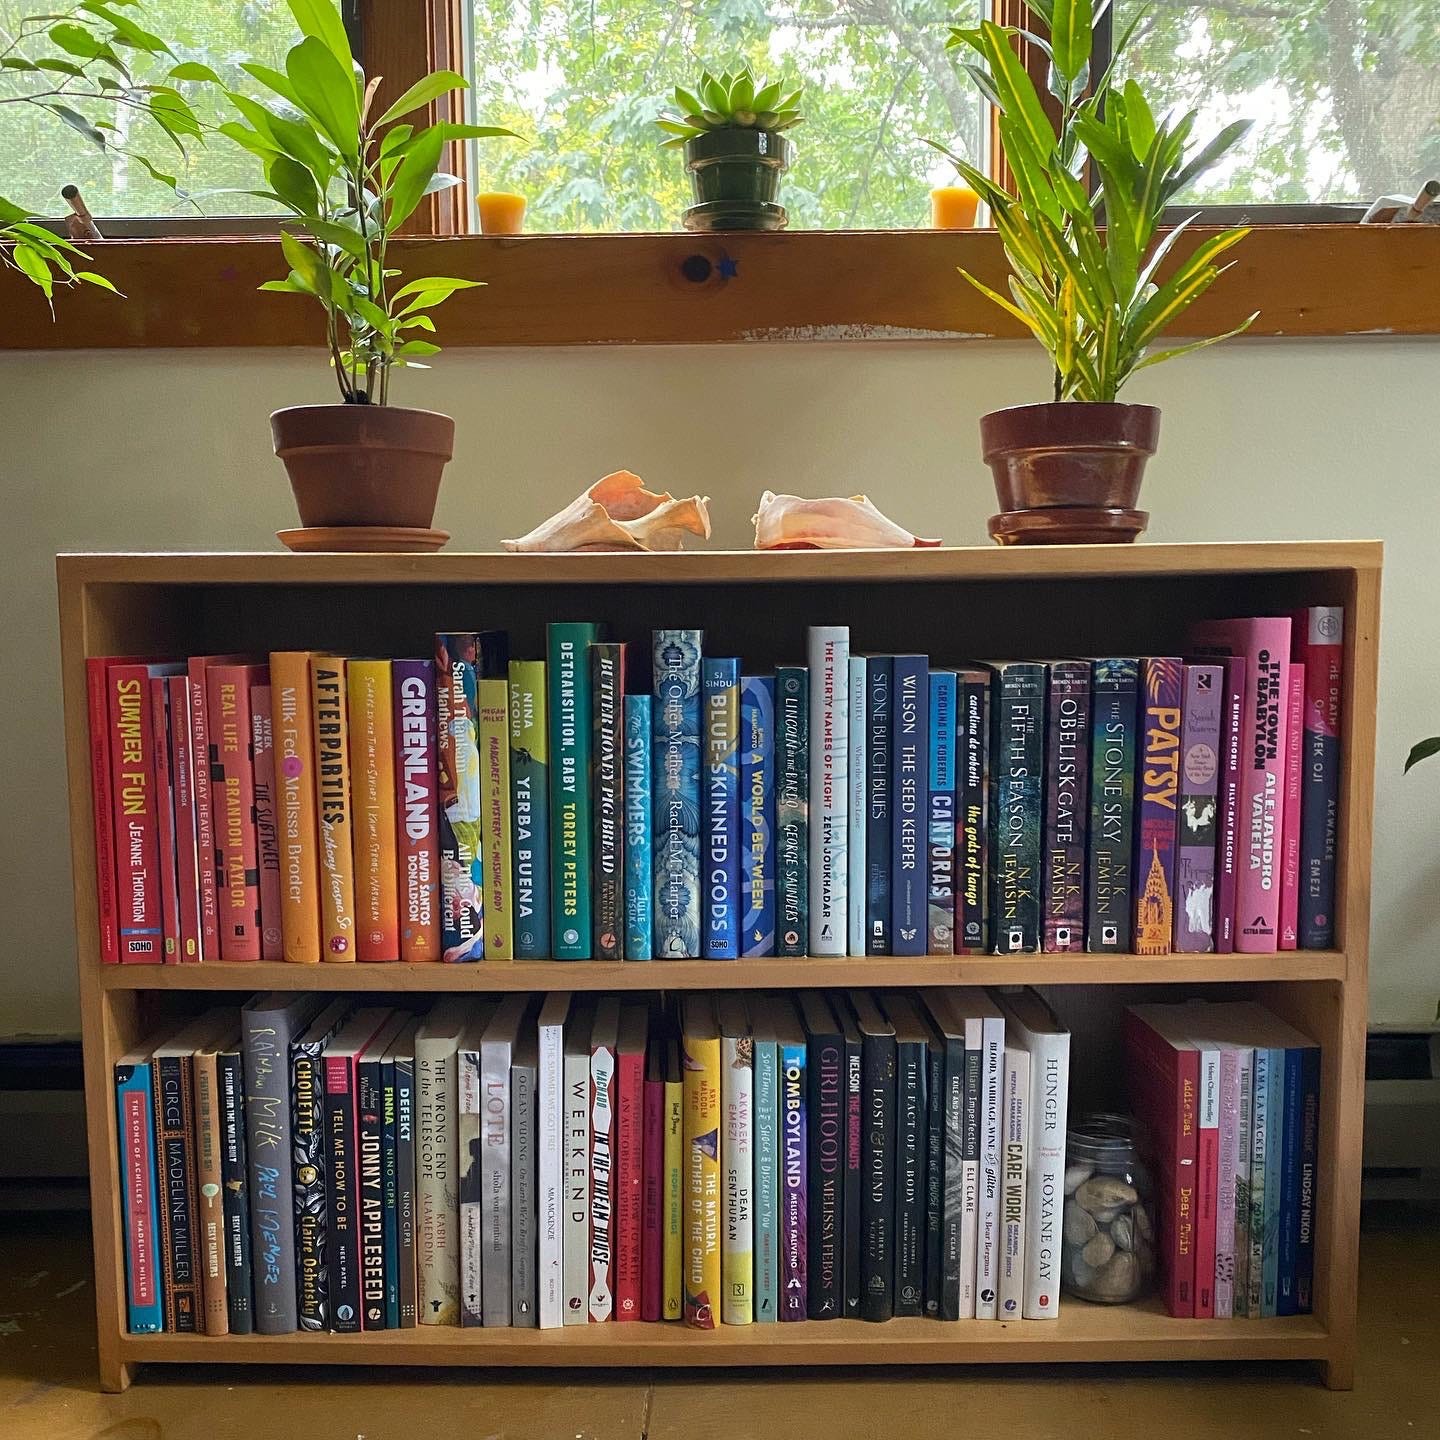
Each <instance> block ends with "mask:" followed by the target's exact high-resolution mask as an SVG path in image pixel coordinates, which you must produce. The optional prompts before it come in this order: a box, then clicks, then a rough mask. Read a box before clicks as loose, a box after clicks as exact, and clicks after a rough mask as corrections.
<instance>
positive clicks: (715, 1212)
mask: <svg viewBox="0 0 1440 1440" xmlns="http://www.w3.org/2000/svg"><path fill="white" fill-rule="evenodd" d="M680 1020H681V1024H680V1065H681V1069H682V1071H683V1072H684V1084H685V1126H684V1130H685V1177H684V1180H685V1235H684V1242H685V1248H684V1254H683V1262H684V1295H685V1323H686V1324H687V1325H693V1326H694V1327H695V1328H696V1329H697V1330H713V1329H714V1328H715V1326H716V1324H717V1323H718V1322H719V1318H720V1316H719V1305H718V1301H719V1295H720V1032H719V1029H718V1028H717V1026H716V1022H715V1002H714V1000H713V999H712V998H711V997H710V996H708V995H687V996H686V997H685V999H684V1000H683V1001H682V1003H681V1007H680Z"/></svg>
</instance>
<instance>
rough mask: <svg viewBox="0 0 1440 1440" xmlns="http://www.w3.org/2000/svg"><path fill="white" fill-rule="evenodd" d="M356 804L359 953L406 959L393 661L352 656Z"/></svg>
mask: <svg viewBox="0 0 1440 1440" xmlns="http://www.w3.org/2000/svg"><path fill="white" fill-rule="evenodd" d="M346 690H347V693H348V696H349V701H350V808H351V834H352V838H353V840H354V844H355V953H356V958H357V959H360V960H398V959H399V958H400V910H399V901H398V895H397V892H398V885H397V875H396V858H395V730H394V721H393V718H392V706H393V703H394V702H393V698H392V692H391V687H390V662H389V661H388V660H351V661H350V662H349V664H348V665H347V667H346Z"/></svg>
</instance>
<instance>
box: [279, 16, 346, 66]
mask: <svg viewBox="0 0 1440 1440" xmlns="http://www.w3.org/2000/svg"><path fill="white" fill-rule="evenodd" d="M288 3H289V6H290V13H291V14H292V15H293V16H294V17H295V23H296V25H298V26H299V27H300V33H301V34H302V35H306V36H312V37H313V38H314V39H316V40H318V41H320V42H321V44H323V45H324V46H325V48H326V49H327V50H328V51H329V52H330V53H331V54H332V55H333V56H334V57H335V58H336V60H338V61H339V62H340V64H341V65H342V66H343V67H344V70H345V72H346V74H347V75H348V74H349V73H350V65H351V53H350V37H349V36H348V35H346V33H345V22H344V21H343V20H341V18H340V11H339V9H338V8H337V7H336V5H335V4H334V3H333V0H288Z"/></svg>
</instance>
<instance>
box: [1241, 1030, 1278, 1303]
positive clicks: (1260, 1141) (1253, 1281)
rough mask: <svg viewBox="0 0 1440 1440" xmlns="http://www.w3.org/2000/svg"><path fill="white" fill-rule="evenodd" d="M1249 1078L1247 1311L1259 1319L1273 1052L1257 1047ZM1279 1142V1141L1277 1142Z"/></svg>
mask: <svg viewBox="0 0 1440 1440" xmlns="http://www.w3.org/2000/svg"><path fill="white" fill-rule="evenodd" d="M1251 1077H1252V1078H1251V1081H1250V1105H1251V1110H1250V1116H1251V1118H1250V1157H1249V1159H1250V1207H1249V1216H1248V1223H1247V1225H1246V1257H1247V1266H1248V1273H1247V1276H1246V1285H1245V1309H1246V1314H1247V1315H1248V1316H1249V1317H1250V1318H1252V1319H1257V1320H1258V1319H1260V1318H1261V1317H1262V1316H1263V1314H1264V1292H1265V1161H1266V1157H1267V1153H1268V1151H1269V1148H1270V1051H1269V1050H1267V1049H1266V1048H1265V1047H1264V1046H1263V1045H1257V1046H1256V1047H1255V1059H1254V1063H1253V1067H1252V1071H1251ZM1276 1143H1277V1144H1278V1143H1279V1142H1278V1140H1277V1141H1276Z"/></svg>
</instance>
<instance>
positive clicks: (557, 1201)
mask: <svg viewBox="0 0 1440 1440" xmlns="http://www.w3.org/2000/svg"><path fill="white" fill-rule="evenodd" d="M546 919H547V924H548V919H549V917H548V913H547V917H546ZM538 1042H539V1060H538V1064H537V1079H536V1086H537V1092H538V1093H537V1099H536V1110H537V1113H538V1115H539V1127H538V1128H539V1142H538V1144H537V1147H536V1157H535V1158H536V1170H537V1172H538V1173H537V1182H536V1184H537V1192H536V1209H537V1211H538V1213H539V1217H540V1218H539V1247H538V1248H539V1256H538V1259H537V1264H536V1290H537V1293H538V1322H539V1326H540V1328H541V1329H542V1330H558V1329H559V1328H560V1327H561V1326H562V1325H564V1323H565V1238H564V1236H565V1219H564V1217H565V1027H564V1024H563V1023H561V1022H559V1021H547V1022H546V1023H545V1024H542V1025H541V1026H540V1027H539V1036H538Z"/></svg>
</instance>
